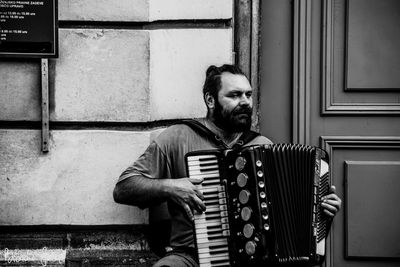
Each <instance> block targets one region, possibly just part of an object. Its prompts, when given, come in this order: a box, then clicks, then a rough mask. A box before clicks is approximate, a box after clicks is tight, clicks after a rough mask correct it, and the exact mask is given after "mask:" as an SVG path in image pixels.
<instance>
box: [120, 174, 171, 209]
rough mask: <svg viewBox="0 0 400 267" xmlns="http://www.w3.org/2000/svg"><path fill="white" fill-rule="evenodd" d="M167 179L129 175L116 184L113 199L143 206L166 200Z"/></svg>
mask: <svg viewBox="0 0 400 267" xmlns="http://www.w3.org/2000/svg"><path fill="white" fill-rule="evenodd" d="M167 183H168V179H150V178H146V177H143V176H133V177H129V178H127V179H125V180H123V181H121V182H119V183H117V184H116V186H115V188H114V193H113V195H114V200H115V202H117V203H120V204H127V205H135V206H138V207H140V208H145V207H148V206H151V205H155V204H159V203H161V202H163V201H166V200H167V198H168V193H167Z"/></svg>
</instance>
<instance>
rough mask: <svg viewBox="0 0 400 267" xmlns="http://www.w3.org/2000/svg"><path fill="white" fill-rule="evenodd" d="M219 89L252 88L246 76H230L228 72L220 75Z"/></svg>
mask: <svg viewBox="0 0 400 267" xmlns="http://www.w3.org/2000/svg"><path fill="white" fill-rule="evenodd" d="M221 89H228V90H233V89H240V90H251V89H252V88H251V85H250V83H249V80H248V79H247V78H246V76H244V75H242V74H232V73H230V72H223V73H222V74H221Z"/></svg>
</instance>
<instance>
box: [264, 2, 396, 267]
mask: <svg viewBox="0 0 400 267" xmlns="http://www.w3.org/2000/svg"><path fill="white" fill-rule="evenodd" d="M277 2H278V1H274V0H267V1H265V2H263V6H262V7H265V6H268V8H269V9H268V10H265V9H264V8H262V14H261V15H262V17H264V16H268V15H271V13H272V11H270V9H271V8H274V7H275V9H274V12H273V13H275V14H278V13H279V12H281V14H282V15H287V9H283V10H280V9H279V8H278V7H284V6H285V4H283V3H286V4H287V3H292V4H293V6H292V15H291V22H292V25H293V26H292V28H291V29H290V30H291V31H292V32H293V38H291V39H289V38H286V39H285V41H291V43H292V46H291V47H290V49H288V48H287V47H286V46H285V45H281V46H275V47H274V46H273V45H274V44H275V42H276V41H275V40H277V38H281V37H282V36H285V34H286V33H287V32H288V31H289V30H288V31H286V32H284V33H282V32H277V31H273V30H270V29H271V28H274V27H275V28H277V29H278V28H280V27H281V26H280V25H279V24H278V23H276V22H274V21H272V20H269V19H263V20H262V29H263V30H262V34H263V36H262V39H261V40H262V44H261V45H262V46H261V50H262V52H261V56H262V58H261V64H262V65H261V75H262V76H261V87H260V88H261V89H260V101H261V103H260V105H261V107H263V106H264V108H261V118H260V125H261V132H262V133H263V134H265V135H267V136H268V134H269V133H271V132H272V133H273V134H274V135H275V136H278V137H279V136H288V129H287V128H284V127H279V128H278V131H280V132H276V131H271V130H270V129H269V128H270V127H273V126H274V125H278V126H279V125H282V122H281V119H282V117H280V116H272V117H269V116H270V114H271V113H272V111H271V109H273V108H272V107H276V108H277V109H278V110H282V109H286V110H289V111H292V116H291V121H290V122H291V131H292V133H291V139H290V140H288V142H295V143H307V144H311V145H318V146H321V147H322V148H324V149H326V150H327V151H328V153H329V155H330V167H331V176H332V181H333V183H334V184H335V185H336V188H337V194H338V195H339V196H340V197H341V198H342V200H343V207H342V210H341V211H340V212H339V213H338V215H337V216H336V217H335V219H334V223H333V226H332V229H331V233H330V237H329V238H328V255H327V259H326V262H325V265H326V266H330V267H331V266H335V267H339V266H340V267H342V266H345V267H346V266H349V267H350V266H351V267H360V266H374V267H375V266H389V267H390V266H400V245H399V244H400V212H399V208H398V205H397V203H399V202H400V118H399V115H400V50H399V49H398V47H400V28H399V25H400V1H397V0H324V1H313V0H293V1H290V0H287V1H280V3H277ZM276 16H278V15H276ZM281 20H282V19H281ZM287 21H288V19H287V18H286V22H287ZM265 23H269V25H265ZM280 29H281V28H280ZM281 39H282V38H281ZM271 48H272V49H276V50H277V51H276V52H275V53H274V52H273V51H268V52H265V53H264V52H263V49H271ZM271 54H273V55H274V56H273V57H271V56H270V55H271ZM288 54H290V55H292V60H291V63H290V64H291V65H290V67H291V70H292V71H291V72H288V74H282V73H279V75H277V74H278V73H277V70H285V69H286V70H287V69H288V66H289V65H288V63H287V60H286V59H287V55H288ZM266 56H270V57H269V58H267V57H266ZM270 59H273V61H272V62H271V60H270ZM267 71H269V73H267V74H265V73H264V72H267ZM274 74H275V75H274ZM263 75H265V76H264V77H263ZM285 75H286V76H285ZM288 76H289V77H290V79H291V82H292V84H291V86H292V88H291V90H289V91H288V90H279V89H281V88H278V87H274V85H280V84H285V82H287V81H286V80H285V81H283V79H285V78H286V79H287V77H288ZM266 78H269V79H270V80H266ZM279 79H282V81H280V80H279ZM286 84H287V83H286ZM285 89H286V88H285ZM287 92H290V94H288V93H287ZM274 96H276V97H274ZM288 98H289V99H288ZM290 100H292V101H290ZM288 101H289V104H288ZM285 112H286V111H285Z"/></svg>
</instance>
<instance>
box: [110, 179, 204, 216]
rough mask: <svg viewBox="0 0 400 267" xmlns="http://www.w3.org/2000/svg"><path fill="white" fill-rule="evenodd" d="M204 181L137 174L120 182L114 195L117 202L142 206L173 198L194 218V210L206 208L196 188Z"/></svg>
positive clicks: (172, 199)
mask: <svg viewBox="0 0 400 267" xmlns="http://www.w3.org/2000/svg"><path fill="white" fill-rule="evenodd" d="M202 181H203V180H202V179H197V178H180V179H150V178H146V177H143V176H139V175H135V176H132V177H129V178H126V179H125V180H122V181H120V182H118V183H117V184H116V185H115V188H114V192H113V196H114V201H115V202H117V203H120V204H126V205H134V206H138V207H140V208H145V207H148V206H151V205H156V204H159V203H161V202H164V201H167V200H171V201H173V202H175V203H176V204H178V205H180V206H182V207H183V208H184V210H185V211H186V213H187V215H188V216H189V218H190V219H193V212H192V210H197V211H199V212H202V211H204V210H205V209H206V207H205V205H204V203H203V201H202V199H203V195H202V194H201V192H200V191H199V190H198V189H197V188H196V185H197V184H200V183H201V182H202Z"/></svg>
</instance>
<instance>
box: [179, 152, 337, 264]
mask: <svg viewBox="0 0 400 267" xmlns="http://www.w3.org/2000/svg"><path fill="white" fill-rule="evenodd" d="M328 162H329V160H328V156H327V153H326V152H325V151H324V150H322V149H319V148H317V147H312V146H306V145H298V144H274V145H256V146H248V147H243V148H241V149H239V150H207V151H196V152H190V153H188V154H187V155H186V164H187V171H188V176H189V177H202V178H203V179H204V181H203V183H202V184H201V185H199V190H200V191H201V192H202V193H203V195H204V202H205V205H206V207H207V210H206V211H205V212H204V213H202V214H196V215H195V220H194V230H195V240H196V246H197V251H198V256H199V262H200V266H201V267H205V266H262V265H265V264H276V265H279V264H282V265H284V264H288V263H291V264H292V263H301V264H307V265H317V264H320V263H321V262H322V261H323V260H324V256H325V243H326V236H327V233H328V231H329V227H330V220H329V219H328V218H327V217H325V216H324V215H323V213H322V209H321V207H320V204H321V198H322V197H323V196H325V195H327V194H328V192H329V188H330V184H331V182H330V177H329V165H328Z"/></svg>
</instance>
